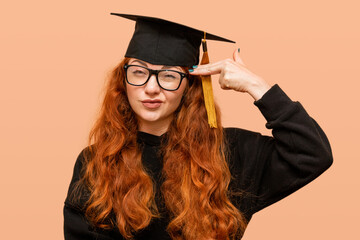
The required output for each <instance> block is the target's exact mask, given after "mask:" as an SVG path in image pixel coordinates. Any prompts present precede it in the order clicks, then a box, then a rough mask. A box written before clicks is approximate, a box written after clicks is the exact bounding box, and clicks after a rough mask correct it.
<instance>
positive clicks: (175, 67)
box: [129, 58, 182, 70]
mask: <svg viewBox="0 0 360 240" xmlns="http://www.w3.org/2000/svg"><path fill="white" fill-rule="evenodd" d="M129 64H139V65H141V66H144V67H148V68H151V69H170V68H171V69H177V70H182V68H181V67H180V66H169V65H156V64H151V63H149V62H146V61H143V60H140V59H137V58H130V60H129Z"/></svg>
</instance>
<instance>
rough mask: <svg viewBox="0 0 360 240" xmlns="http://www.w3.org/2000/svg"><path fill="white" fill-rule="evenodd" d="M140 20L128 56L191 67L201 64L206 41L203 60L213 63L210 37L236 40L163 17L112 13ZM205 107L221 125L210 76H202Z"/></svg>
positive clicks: (212, 120)
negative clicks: (210, 60) (210, 53)
mask: <svg viewBox="0 0 360 240" xmlns="http://www.w3.org/2000/svg"><path fill="white" fill-rule="evenodd" d="M111 15H115V16H119V17H123V18H126V19H130V20H133V21H136V25H135V31H134V34H133V36H132V38H131V41H130V43H129V46H128V49H127V51H126V53H125V57H130V58H137V59H140V60H143V61H146V62H149V63H151V64H155V65H168V66H183V67H191V66H193V65H198V63H199V55H200V45H201V43H202V45H203V58H202V61H201V64H206V63H209V57H208V54H207V47H206V40H217V41H223V42H230V43H235V42H234V41H231V40H228V39H226V38H223V37H219V36H216V35H213V34H209V33H207V32H204V31H201V30H197V29H194V28H191V27H188V26H185V25H182V24H178V23H174V22H170V21H167V20H164V19H160V18H154V17H147V16H139V15H129V14H120V13H111ZM201 78H202V84H203V91H204V99H205V107H206V110H207V113H208V122H209V125H210V127H217V123H216V114H215V106H214V100H213V93H212V85H211V78H210V76H202V77H201Z"/></svg>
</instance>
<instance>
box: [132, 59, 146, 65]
mask: <svg viewBox="0 0 360 240" xmlns="http://www.w3.org/2000/svg"><path fill="white" fill-rule="evenodd" d="M134 62H137V63H140V64H141V65H143V66H145V67H147V66H148V65H147V64H146V63H145V62H143V61H141V60H137V59H136V60H134V61H132V62H131V64H133V63H134Z"/></svg>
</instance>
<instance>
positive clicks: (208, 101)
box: [200, 32, 217, 128]
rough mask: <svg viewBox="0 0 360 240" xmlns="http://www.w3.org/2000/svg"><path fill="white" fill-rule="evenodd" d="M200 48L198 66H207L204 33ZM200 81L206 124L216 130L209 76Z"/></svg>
mask: <svg viewBox="0 0 360 240" xmlns="http://www.w3.org/2000/svg"><path fill="white" fill-rule="evenodd" d="M202 46H203V56H202V59H201V62H200V64H207V63H209V62H210V61H209V55H208V52H207V46H206V32H204V39H203V40H202ZM201 80H202V87H203V92H204V101H205V108H206V112H207V116H208V123H209V126H210V127H211V128H217V122H216V112H215V103H214V94H213V89H212V84H211V75H202V76H201Z"/></svg>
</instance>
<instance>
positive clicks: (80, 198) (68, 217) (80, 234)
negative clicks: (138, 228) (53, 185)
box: [63, 150, 123, 240]
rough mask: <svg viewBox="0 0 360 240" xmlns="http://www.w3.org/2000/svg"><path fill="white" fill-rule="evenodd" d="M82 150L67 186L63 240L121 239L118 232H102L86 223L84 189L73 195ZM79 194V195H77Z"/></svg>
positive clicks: (81, 160)
mask: <svg viewBox="0 0 360 240" xmlns="http://www.w3.org/2000/svg"><path fill="white" fill-rule="evenodd" d="M84 153H85V150H83V151H82V152H81V153H80V154H79V156H78V158H77V160H76V163H75V166H74V172H73V176H72V179H71V183H70V186H69V190H68V194H67V197H66V199H65V203H64V209H63V214H64V237H65V240H83V239H87V240H95V239H96V240H111V239H123V238H122V237H121V236H120V235H119V233H118V232H116V231H113V230H111V231H110V230H109V231H107V230H102V229H98V228H94V227H92V226H91V224H90V223H89V222H88V221H87V219H86V218H85V215H84V206H85V202H86V200H87V198H88V193H87V192H86V191H84V189H85V188H79V189H80V190H79V191H75V192H74V193H75V194H73V190H74V186H75V184H76V183H77V182H78V181H79V179H80V176H81V174H82V166H83V164H84ZM79 194H80V195H79Z"/></svg>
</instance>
